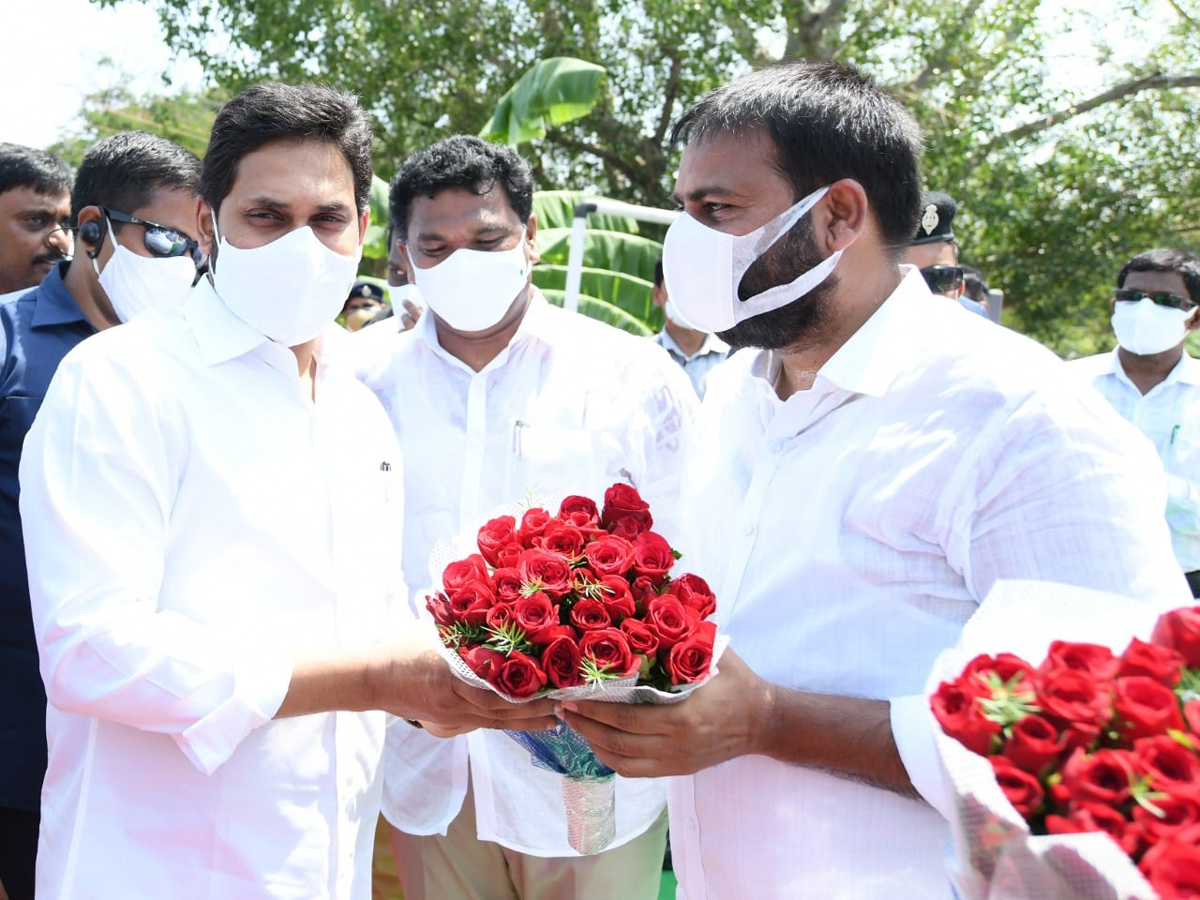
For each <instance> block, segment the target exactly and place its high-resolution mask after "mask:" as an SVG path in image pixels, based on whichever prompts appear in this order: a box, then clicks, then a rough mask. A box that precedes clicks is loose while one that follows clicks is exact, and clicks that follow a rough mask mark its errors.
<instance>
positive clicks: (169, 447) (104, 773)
mask: <svg viewBox="0 0 1200 900" xmlns="http://www.w3.org/2000/svg"><path fill="white" fill-rule="evenodd" d="M77 351H78V352H74V353H71V354H70V355H68V356H67V358H66V359H65V360H64V361H63V364H62V366H61V367H60V368H59V370H58V372H57V374H56V376H55V378H54V381H53V383H52V384H51V387H50V390H49V392H48V394H47V396H46V401H45V403H44V405H43V407H42V410H41V413H40V414H39V416H38V418H37V420H36V421H35V423H34V426H33V429H32V430H31V431H30V433H29V438H28V440H27V442H26V444H25V453H24V455H23V458H22V465H21V488H22V490H21V513H22V519H23V521H24V523H25V540H26V553H27V556H28V560H29V573H30V587H31V594H32V599H33V614H34V621H35V627H36V631H37V638H38V643H39V649H40V652H41V669H42V676H43V678H44V680H45V683H46V688H47V694H48V696H49V700H50V709H49V714H48V733H49V744H50V763H49V771H48V773H47V776H46V782H45V787H44V789H43V799H42V830H41V840H40V845H39V851H38V884H37V890H38V896H39V897H40V898H45V900H54V898H60V897H62V898H65V897H70V898H74V900H82V898H92V897H95V898H98V900H99V898H113V897H171V898H173V900H241V898H245V900H251V898H254V900H258V898H263V897H272V898H295V900H301V898H303V900H312V898H316V897H329V898H335V897H336V898H354V900H366V898H368V897H369V896H370V861H371V849H372V843H373V837H374V826H375V822H376V818H377V815H378V793H379V779H378V777H377V775H378V768H379V762H380V758H381V753H382V742H383V729H384V721H383V714H382V713H369V714H351V713H328V714H320V715H309V716H302V717H297V718H290V719H284V720H279V721H271V719H272V716H273V715H274V714H275V712H276V710H277V709H278V708H279V705H280V703H281V702H282V701H283V698H284V696H285V694H286V692H287V688H288V683H289V681H290V678H291V671H292V660H293V658H294V657H295V655H296V654H297V653H298V652H301V651H303V650H307V649H315V648H330V647H334V646H340V647H350V646H355V645H365V644H368V643H372V642H375V641H378V640H381V639H384V638H385V637H387V636H388V635H389V634H392V633H394V630H395V627H399V625H400V623H399V622H393V619H392V616H393V615H394V611H395V610H396V609H402V610H404V618H405V619H410V617H409V616H408V615H407V609H406V603H405V600H404V586H403V580H402V578H401V575H400V572H399V571H398V567H397V565H396V559H395V556H394V555H391V554H383V553H380V552H379V548H385V547H389V546H396V544H395V543H394V542H395V541H399V540H401V533H400V522H401V518H400V513H401V506H402V496H403V487H402V481H401V467H400V459H399V453H398V449H397V447H396V443H395V438H394V436H393V434H392V432H391V429H390V427H389V425H388V422H387V418H386V416H384V414H383V412H382V410H381V409H380V408H379V404H378V403H377V401H376V400H375V399H374V398H373V397H372V396H371V395H370V393H369V392H368V391H366V390H365V389H364V388H363V387H362V385H361V384H359V383H358V382H357V381H356V380H355V379H354V378H353V376H352V374H349V373H340V372H338V371H335V370H333V369H331V368H330V367H329V366H327V365H324V364H322V365H321V366H320V368H319V371H318V373H317V387H316V401H315V403H314V402H313V400H312V399H311V398H310V397H309V396H307V395H306V393H305V391H304V390H303V388H302V385H301V383H300V381H299V379H298V377H297V371H296V359H295V356H294V355H293V354H292V352H291V351H290V350H288V349H287V348H285V347H281V346H279V345H276V344H273V343H270V342H268V341H266V340H265V339H264V338H262V337H261V336H260V335H258V334H257V333H255V332H254V331H252V330H251V329H249V328H248V327H247V326H246V325H244V324H243V323H242V322H241V321H240V320H238V319H237V318H235V317H234V316H233V315H232V314H231V313H230V312H229V311H228V309H226V307H225V306H224V305H223V304H222V303H221V302H220V301H219V299H218V298H217V297H216V295H215V294H214V293H213V291H212V289H211V288H210V287H209V286H208V285H207V283H202V284H201V286H200V287H199V288H198V289H197V291H196V292H195V294H194V296H193V297H192V298H191V299H189V300H188V302H187V303H186V304H185V305H184V307H183V308H182V309H181V310H174V311H168V312H163V313H148V314H146V315H145V316H142V317H139V318H138V319H137V320H136V321H135V322H132V323H130V324H128V325H124V326H122V327H120V328H116V329H112V330H109V331H105V332H103V333H101V334H99V335H98V336H96V337H95V338H93V339H91V340H89V341H87V342H85V343H84V344H82V345H80V346H79V347H78V348H77Z"/></svg>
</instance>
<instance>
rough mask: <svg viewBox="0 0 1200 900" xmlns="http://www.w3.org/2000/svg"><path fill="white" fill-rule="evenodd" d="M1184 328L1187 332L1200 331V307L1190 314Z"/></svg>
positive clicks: (1194, 308) (1195, 307)
mask: <svg viewBox="0 0 1200 900" xmlns="http://www.w3.org/2000/svg"><path fill="white" fill-rule="evenodd" d="M1183 328H1184V330H1185V331H1198V330H1200V306H1193V307H1192V311H1191V312H1190V313H1188V316H1187V318H1186V319H1184V320H1183Z"/></svg>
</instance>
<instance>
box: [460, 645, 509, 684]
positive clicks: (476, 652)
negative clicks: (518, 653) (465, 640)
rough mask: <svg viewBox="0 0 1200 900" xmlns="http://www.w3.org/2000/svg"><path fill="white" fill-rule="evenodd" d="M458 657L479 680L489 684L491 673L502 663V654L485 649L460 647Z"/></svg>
mask: <svg viewBox="0 0 1200 900" xmlns="http://www.w3.org/2000/svg"><path fill="white" fill-rule="evenodd" d="M458 655H459V656H460V657H461V658H462V661H463V662H465V663H466V664H467V665H468V666H469V667H470V669H471V671H472V672H474V673H475V674H476V675H478V676H479V677H480V678H482V679H483V680H484V681H487V682H490V681H491V680H492V679H491V676H492V671H493V670H494V669H495V668H496V667H497V666H499V665H500V664H502V663H503V662H504V654H503V653H501V652H499V651H498V650H490V649H488V648H487V647H462V648H460V649H459V651H458Z"/></svg>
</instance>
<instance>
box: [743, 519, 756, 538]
mask: <svg viewBox="0 0 1200 900" xmlns="http://www.w3.org/2000/svg"><path fill="white" fill-rule="evenodd" d="M742 534H744V535H745V536H746V537H750V535H752V534H754V523H753V522H747V523H746V524H745V525H743V526H742Z"/></svg>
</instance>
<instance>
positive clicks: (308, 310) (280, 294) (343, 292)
mask: <svg viewBox="0 0 1200 900" xmlns="http://www.w3.org/2000/svg"><path fill="white" fill-rule="evenodd" d="M213 232H214V234H215V235H216V236H217V238H218V240H219V241H220V244H219V250H218V252H217V254H216V257H215V258H214V259H213V260H212V262H211V263H210V264H209V271H210V272H211V277H212V280H213V288H214V289H215V290H216V292H217V295H218V296H219V297H220V298H221V300H222V302H223V303H224V304H225V305H226V306H227V307H228V308H229V311H230V312H232V313H233V314H234V315H235V316H237V317H238V318H239V319H241V320H242V321H243V322H245V323H246V324H247V325H249V326H250V327H251V328H253V329H254V330H255V331H257V332H258V333H259V334H262V335H265V336H266V337H268V338H270V339H271V340H273V341H275V342H277V343H280V344H283V345H284V346H287V347H295V346H296V345H297V344H303V343H306V342H307V341H311V340H312V339H313V338H315V337H316V336H317V335H318V334H320V333H321V332H322V331H323V330H324V329H325V327H326V326H327V325H329V323H330V322H332V321H333V320H334V319H335V318H336V317H337V314H338V313H339V312H341V310H342V307H343V306H344V305H345V303H346V297H347V295H349V293H350V287H351V285H353V284H354V279H355V277H356V276H357V274H358V261H359V258H360V257H361V256H362V246H361V245H360V246H359V248H358V252H356V253H354V254H353V255H351V256H342V254H340V253H337V252H335V251H333V250H330V249H329V248H328V247H326V246H325V245H324V244H323V243H321V239H320V238H318V237H317V235H316V234H315V233H314V232H313V230H312V228H311V227H309V226H307V225H306V226H304V227H303V228H296V229H294V230H293V231H289V232H288V233H287V234H285V235H284V236H283V237H278V238H276V239H275V240H273V241H271V243H269V244H263V246H261V247H254V248H252V249H249V250H243V249H241V248H240V247H235V246H233V245H232V244H231V243H229V241H228V240H226V239H225V238H223V237H221V236H220V233H219V232H218V231H217V219H216V215H215V214H214V216H213Z"/></svg>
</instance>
